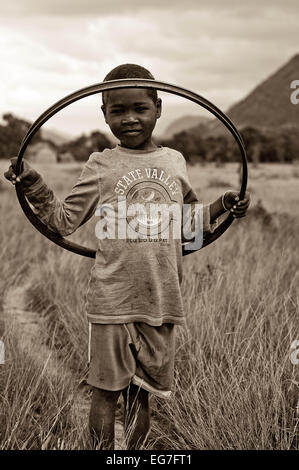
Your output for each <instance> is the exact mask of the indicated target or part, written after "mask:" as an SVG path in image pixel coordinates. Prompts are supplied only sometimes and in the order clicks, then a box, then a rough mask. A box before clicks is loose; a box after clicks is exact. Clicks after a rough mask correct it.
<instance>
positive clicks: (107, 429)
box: [89, 387, 120, 450]
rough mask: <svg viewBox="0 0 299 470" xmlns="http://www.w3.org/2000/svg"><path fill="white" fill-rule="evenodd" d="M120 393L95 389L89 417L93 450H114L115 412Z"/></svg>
mask: <svg viewBox="0 0 299 470" xmlns="http://www.w3.org/2000/svg"><path fill="white" fill-rule="evenodd" d="M119 395H120V391H116V392H112V391H109V390H101V389H99V388H96V387H94V389H93V392H92V400H91V408H90V415H89V429H90V433H91V437H92V445H93V448H96V446H97V445H99V448H100V449H106V450H112V449H113V448H114V422H115V410H116V406H117V401H118V397H119Z"/></svg>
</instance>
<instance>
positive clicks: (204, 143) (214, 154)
mask: <svg viewBox="0 0 299 470" xmlns="http://www.w3.org/2000/svg"><path fill="white" fill-rule="evenodd" d="M2 121H3V123H2V124H0V158H11V157H12V156H16V155H17V154H18V151H19V148H20V146H21V143H22V140H23V138H24V136H25V134H26V133H27V131H28V129H29V127H30V126H31V123H30V122H28V121H26V120H24V119H20V118H17V117H16V116H13V115H12V114H10V113H6V114H4V115H3V116H2ZM240 133H241V135H242V138H243V141H244V144H245V148H246V151H247V156H248V161H249V162H253V163H259V162H293V161H294V160H298V159H299V129H298V128H297V127H294V126H286V127H281V128H278V129H266V130H265V129H264V130H261V129H257V128H255V127H251V126H247V127H245V128H243V129H241V131H240ZM38 142H45V143H46V142H48V143H49V144H51V146H52V148H55V150H56V152H57V156H59V155H61V154H64V153H68V152H69V153H70V154H71V155H72V156H73V157H74V159H75V160H78V161H86V160H87V159H88V157H89V155H90V154H91V153H92V152H95V151H99V152H101V151H102V150H104V149H105V148H112V147H114V144H113V143H112V142H111V141H110V139H109V138H108V137H107V136H106V135H105V134H104V133H102V132H99V131H93V132H91V133H90V134H89V135H84V134H83V135H81V136H79V137H78V138H75V139H73V140H71V141H68V142H66V143H64V144H61V145H56V144H55V143H54V142H52V141H49V140H48V139H44V138H43V135H42V131H41V130H39V131H38V132H37V133H36V134H35V136H34V137H33V139H32V141H31V143H30V145H34V144H36V143H38ZM158 143H160V144H161V145H164V146H166V147H171V148H174V149H175V150H178V151H180V152H181V153H182V154H183V155H184V157H185V158H186V160H187V161H188V162H189V163H191V164H193V163H196V162H211V161H214V162H215V161H216V162H218V163H226V162H234V161H239V160H240V152H239V148H238V145H237V144H236V142H235V140H234V139H233V138H232V136H231V135H230V134H229V133H228V132H227V133H226V134H225V135H219V136H213V135H209V136H204V132H202V131H201V129H200V128H199V129H198V132H196V131H195V130H194V129H191V130H187V131H182V132H179V133H177V134H175V135H174V136H173V137H172V138H170V139H163V138H162V139H158ZM57 159H58V161H59V158H57Z"/></svg>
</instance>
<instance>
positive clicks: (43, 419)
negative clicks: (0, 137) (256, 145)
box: [0, 161, 299, 449]
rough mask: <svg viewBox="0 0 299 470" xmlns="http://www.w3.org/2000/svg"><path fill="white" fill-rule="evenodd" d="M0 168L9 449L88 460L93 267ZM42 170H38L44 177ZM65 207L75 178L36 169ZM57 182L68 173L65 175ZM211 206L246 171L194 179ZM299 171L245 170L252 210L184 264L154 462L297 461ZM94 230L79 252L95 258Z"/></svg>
mask: <svg viewBox="0 0 299 470" xmlns="http://www.w3.org/2000/svg"><path fill="white" fill-rule="evenodd" d="M7 166H8V165H7V164H5V165H4V164H3V161H1V165H0V171H1V176H0V211H1V225H0V232H1V245H0V250H1V258H0V259H1V280H0V287H1V288H0V336H1V335H2V340H3V341H4V344H5V364H2V365H0V399H1V405H0V449H83V448H87V447H88V433H87V416H88V406H89V402H90V392H88V391H86V390H85V389H84V387H82V386H80V383H81V381H82V379H84V377H85V376H86V363H87V343H88V328H87V322H86V319H85V315H84V313H83V312H84V299H83V293H84V292H85V290H86V287H87V282H88V277H89V271H90V269H91V267H92V264H93V260H90V259H87V258H83V257H80V256H78V255H74V254H72V253H69V252H67V251H65V250H62V249H61V248H59V247H57V246H56V245H54V244H52V243H51V242H49V241H48V240H47V239H45V238H44V237H42V236H41V235H40V234H39V232H37V231H36V230H35V229H34V228H33V227H32V226H31V224H30V223H29V222H28V221H27V219H26V218H25V216H24V214H23V212H22V210H21V208H20V206H19V204H18V201H17V198H16V194H15V190H14V188H13V186H11V185H10V184H9V183H8V182H6V181H5V179H4V177H3V172H4V169H5V168H6V167H7ZM37 166H38V165H37ZM37 169H40V171H41V173H42V174H43V175H44V178H45V180H46V181H47V183H48V184H49V185H50V187H52V188H53V189H54V191H55V193H56V194H57V195H58V196H59V197H61V198H63V197H65V196H66V195H67V193H68V191H69V190H70V188H71V187H72V185H73V184H74V183H75V181H76V178H77V176H78V174H79V171H80V168H79V167H78V166H76V165H63V166H59V167H58V168H57V167H56V166H42V167H41V166H40V167H39V168H37ZM58 169H59V171H58ZM189 175H190V179H191V182H192V184H193V185H194V187H195V188H196V189H197V190H198V193H199V195H202V198H203V200H204V202H208V201H212V200H213V199H215V198H217V197H219V196H220V195H221V194H222V193H223V192H224V191H225V190H227V189H228V188H238V186H239V184H238V172H237V165H234V164H227V165H225V166H223V167H215V166H214V165H206V166H204V167H199V166H195V167H192V168H190V171H189ZM298 189H299V167H298V166H295V165H293V166H292V165H269V164H263V165H259V166H258V167H257V168H253V167H250V168H249V191H250V193H251V198H252V204H251V208H250V210H249V212H248V216H247V217H246V218H243V219H240V220H238V221H235V222H234V223H233V224H232V226H231V227H230V228H229V230H228V231H227V232H226V233H225V234H224V235H223V236H222V237H221V238H219V239H218V240H217V241H216V242H215V243H213V244H211V245H210V246H208V247H206V248H204V249H203V250H201V251H199V252H197V253H195V254H192V255H189V256H187V257H185V258H184V260H183V263H184V277H183V283H182V293H183V299H184V304H185V310H186V316H187V326H186V327H184V328H183V327H182V328H180V329H179V331H178V336H177V353H176V367H175V383H174V393H173V396H172V398H171V399H169V400H168V401H163V400H160V399H156V398H153V399H152V407H153V411H152V429H151V434H150V436H149V440H148V443H147V448H149V449H299V440H298V414H296V405H297V401H298V382H299V372H298V371H299V364H298V365H293V364H292V363H291V361H290V352H291V350H290V348H291V344H292V342H293V341H294V340H296V339H298V340H299V321H298V319H299V250H298V233H299V191H298ZM93 229H94V221H92V222H90V223H89V224H87V225H86V226H83V227H82V228H80V229H79V230H78V231H77V232H76V233H75V234H74V235H72V236H71V237H70V239H71V240H74V241H77V242H78V243H80V244H82V245H84V246H89V247H91V248H95V245H96V239H95V237H94V236H93V233H94V232H93Z"/></svg>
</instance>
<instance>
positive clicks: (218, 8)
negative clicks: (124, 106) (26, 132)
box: [0, 0, 299, 135]
mask: <svg viewBox="0 0 299 470" xmlns="http://www.w3.org/2000/svg"><path fill="white" fill-rule="evenodd" d="M298 13H299V6H298V2H296V1H288V0H287V1H284V2H277V1H274V2H273V1H272V2H271V1H266V0H260V1H256V0H253V1H251V2H250V3H249V2H247V1H246V2H244V1H240V0H239V1H238V2H234V1H231V0H226V1H222V2H221V1H220V0H219V1H214V2H213V1H202V2H200V1H191V0H189V1H188V0H187V1H184V2H181V1H176V0H172V1H164V2H161V1H160V2H159V1H155V0H152V1H151V2H140V1H131V2H129V1H127V2H122V1H114V2H113V1H112V2H111V1H110V2H108V1H105V2H104V1H99V0H89V1H88V0H87V1H85V2H82V1H75V0H73V1H64V0H60V1H56V0H51V1H35V0H31V1H30V0H27V1H26V0H23V1H22V0H21V1H16V0H13V1H10V2H5V4H4V3H3V2H2V5H0V18H1V20H0V59H1V90H0V91H1V95H0V98H1V113H3V112H8V111H9V112H13V113H15V114H17V115H19V116H21V117H25V118H28V119H30V120H34V119H36V118H37V117H38V116H39V114H41V113H42V112H43V111H44V110H45V109H46V108H47V107H49V106H50V105H52V104H53V103H54V102H56V101H57V100H59V99H61V98H62V97H64V96H65V95H66V94H69V93H71V92H73V91H75V90H77V89H79V88H83V87H85V86H88V85H91V84H94V83H98V82H101V81H102V80H103V78H104V76H105V75H106V74H107V73H108V71H109V70H110V69H112V68H113V67H115V66H116V65H119V64H120V63H126V62H133V63H139V64H140V65H143V66H145V67H146V68H149V69H150V70H151V71H152V73H153V75H154V76H155V77H156V79H158V80H161V81H165V82H169V83H172V84H176V85H179V86H182V87H185V88H188V89H191V90H192V91H195V92H197V93H199V94H201V95H203V96H205V97H206V98H208V99H209V100H211V101H212V102H214V103H215V104H216V105H217V106H219V107H220V108H221V109H223V110H226V109H227V108H228V107H229V106H230V105H231V104H233V103H234V102H236V101H238V100H239V99H241V98H243V97H244V96H245V95H246V94H247V93H248V92H250V91H251V90H252V89H253V88H254V87H255V86H256V85H257V84H258V83H260V82H261V81H262V80H264V79H265V78H267V77H268V76H269V75H270V74H272V73H273V72H275V70H277V68H279V67H280V66H282V65H283V64H284V63H285V62H287V61H288V60H289V59H290V58H291V57H292V56H293V55H294V54H295V53H298V52H299V46H298ZM298 73H299V71H298ZM298 79H299V77H298ZM162 98H163V104H164V109H163V111H164V113H163V118H161V122H160V123H159V127H158V132H159V131H160V132H161V131H162V130H163V129H164V128H165V127H166V126H167V124H168V122H169V121H171V120H173V119H175V118H176V117H178V116H180V115H183V114H196V113H200V112H202V111H201V109H200V108H199V107H198V106H195V105H194V104H192V103H189V102H187V101H186V100H183V99H180V98H177V97H175V96H172V95H169V94H164V95H163V96H162ZM99 101H100V100H99V97H91V98H88V99H85V100H82V101H80V102H78V103H76V104H74V105H72V106H70V107H69V108H67V109H66V110H64V111H63V112H61V113H59V115H58V116H57V117H55V118H52V119H51V121H50V122H49V127H56V128H58V129H60V130H62V131H65V132H67V133H71V134H74V135H76V134H80V133H82V132H87V131H89V130H91V129H96V128H98V127H99V128H100V129H103V130H107V128H106V126H105V123H104V121H103V119H102V118H101V117H100V109H99Z"/></svg>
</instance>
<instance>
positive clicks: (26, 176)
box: [4, 157, 41, 187]
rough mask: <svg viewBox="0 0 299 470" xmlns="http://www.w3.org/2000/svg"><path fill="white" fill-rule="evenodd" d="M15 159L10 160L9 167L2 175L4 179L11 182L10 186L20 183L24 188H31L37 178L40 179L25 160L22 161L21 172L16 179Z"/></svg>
mask: <svg viewBox="0 0 299 470" xmlns="http://www.w3.org/2000/svg"><path fill="white" fill-rule="evenodd" d="M17 160H18V158H17V157H13V158H11V159H10V162H11V165H10V167H9V168H8V170H7V171H6V172H5V173H4V176H5V178H6V179H8V180H9V181H11V183H12V184H14V185H15V184H16V181H17V182H19V183H22V184H23V185H24V186H25V187H27V186H31V185H32V184H33V183H35V182H36V181H37V180H38V179H39V178H41V176H40V174H39V173H38V172H37V171H35V170H34V169H33V168H32V167H31V166H30V165H29V163H28V162H27V161H26V160H23V171H22V173H20V174H19V176H18V177H16V173H15V171H16V165H17Z"/></svg>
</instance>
